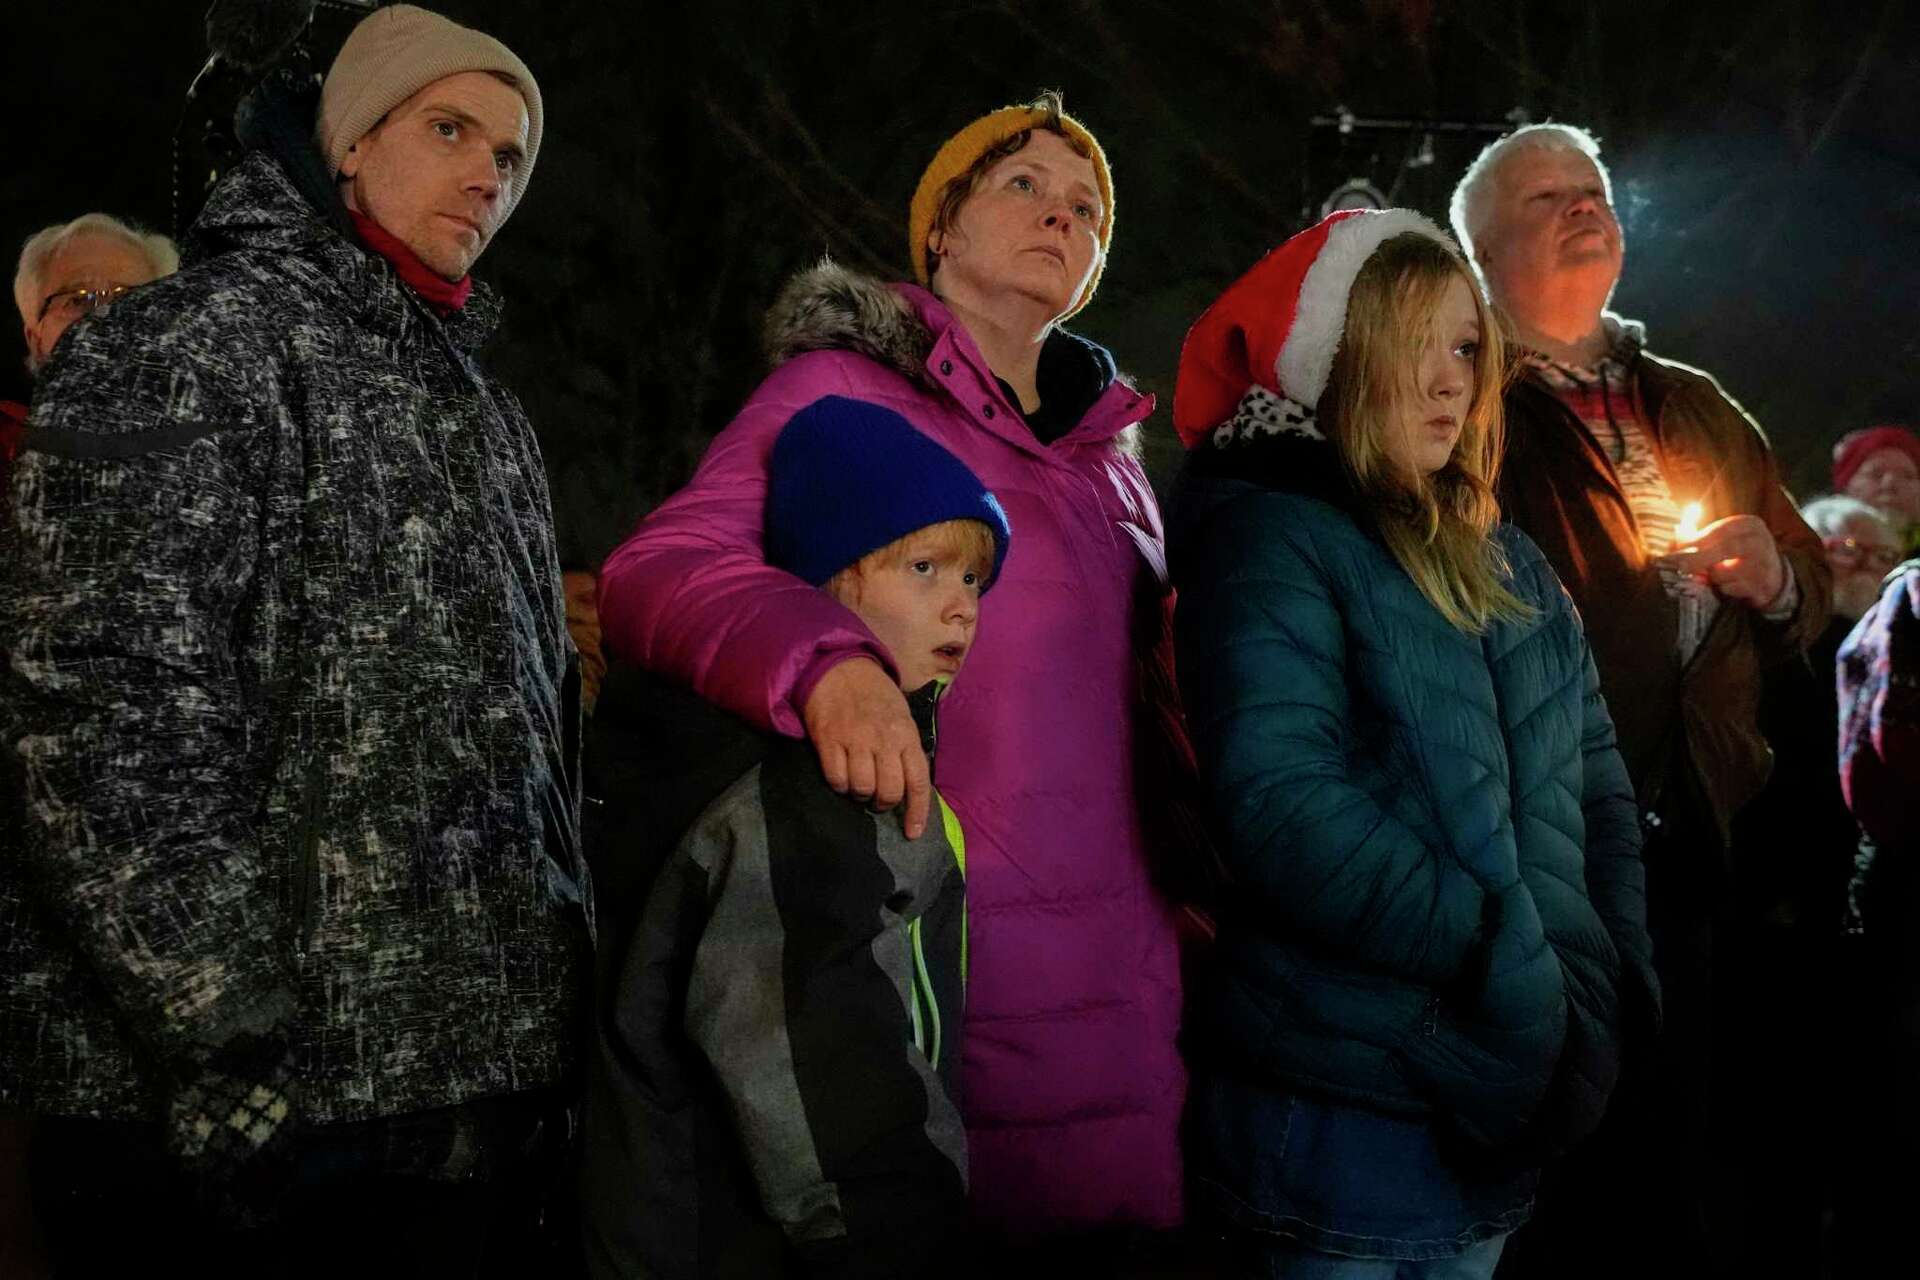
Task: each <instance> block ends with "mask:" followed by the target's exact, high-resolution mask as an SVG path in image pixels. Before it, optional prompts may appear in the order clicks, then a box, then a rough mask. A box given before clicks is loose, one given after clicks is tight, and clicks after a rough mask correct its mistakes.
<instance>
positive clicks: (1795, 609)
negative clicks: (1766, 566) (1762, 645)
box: [1760, 556, 1800, 623]
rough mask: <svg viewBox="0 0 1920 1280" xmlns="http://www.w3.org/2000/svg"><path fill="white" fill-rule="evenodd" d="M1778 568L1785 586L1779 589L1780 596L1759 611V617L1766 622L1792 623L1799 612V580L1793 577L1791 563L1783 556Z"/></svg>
mask: <svg viewBox="0 0 1920 1280" xmlns="http://www.w3.org/2000/svg"><path fill="white" fill-rule="evenodd" d="M1780 568H1781V569H1782V570H1783V571H1784V573H1785V575H1786V579H1787V581H1786V585H1785V586H1783V587H1781V588H1780V594H1779V595H1777V596H1775V597H1774V598H1773V602H1772V603H1771V604H1769V605H1768V606H1767V607H1766V608H1764V609H1762V610H1761V611H1760V616H1761V617H1763V618H1765V619H1766V620H1767V621H1768V622H1780V623H1786V622H1792V621H1793V616H1794V615H1795V614H1796V613H1799V612H1800V579H1799V578H1797V577H1795V576H1794V572H1793V561H1791V560H1789V559H1787V558H1786V557H1785V556H1782V557H1781V558H1780Z"/></svg>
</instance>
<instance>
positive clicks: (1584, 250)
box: [1475, 147, 1625, 319]
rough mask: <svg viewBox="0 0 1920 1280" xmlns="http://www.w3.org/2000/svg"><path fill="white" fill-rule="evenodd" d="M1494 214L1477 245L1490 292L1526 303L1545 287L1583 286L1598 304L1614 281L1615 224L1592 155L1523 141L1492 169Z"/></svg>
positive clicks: (1617, 262)
mask: <svg viewBox="0 0 1920 1280" xmlns="http://www.w3.org/2000/svg"><path fill="white" fill-rule="evenodd" d="M1492 182H1493V209H1492V213H1493V216H1492V218H1491V220H1490V221H1489V223H1488V224H1487V226H1486V227H1485V228H1484V229H1483V230H1482V231H1481V233H1480V236H1479V238H1478V241H1477V243H1476V245H1475V251H1476V253H1477V254H1478V256H1479V259H1480V266H1481V269H1482V270H1484V271H1485V272H1486V275H1487V284H1488V286H1489V287H1490V288H1491V289H1492V291H1493V294H1494V296H1495V297H1496V298H1498V299H1500V300H1501V301H1502V302H1503V303H1505V304H1506V305H1508V306H1514V305H1515V304H1516V303H1518V304H1519V306H1520V307H1521V308H1522V309H1524V306H1525V300H1526V299H1528V298H1530V297H1536V296H1540V295H1542V294H1543V293H1545V292H1547V291H1550V290H1551V291H1555V292H1560V293H1564V292H1565V291H1566V288H1567V286H1569V285H1585V286H1587V288H1588V290H1590V291H1591V292H1592V293H1593V294H1594V296H1595V297H1597V298H1598V299H1599V300H1600V303H1599V304H1598V305H1596V306H1595V308H1594V312H1595V317H1596V319H1597V318H1598V313H1599V306H1600V305H1604V304H1605V301H1606V298H1607V296H1608V295H1609V294H1611V293H1612V292H1613V286H1614V285H1615V284H1616V283H1618V282H1619V279H1620V267H1621V264H1622V262H1623V261H1624V258H1625V252H1624V249H1623V247H1622V244H1621V240H1620V223H1619V222H1618V221H1617V220H1616V219H1615V218H1614V216H1613V206H1611V205H1609V204H1608V203H1607V191H1606V184H1605V183H1603V182H1602V181H1601V180H1600V171H1599V170H1598V169H1596V168H1595V167H1594V164H1593V161H1591V160H1589V159H1588V158H1587V157H1586V156H1584V155H1582V154H1580V153H1579V152H1577V151H1550V150H1547V149H1545V148H1541V147H1522V148H1519V149H1518V150H1515V151H1513V152H1510V153H1509V154H1508V155H1507V156H1506V157H1505V158H1504V159H1503V160H1502V161H1501V162H1500V167H1499V168H1498V169H1497V170H1495V171H1494V175H1493V179H1492Z"/></svg>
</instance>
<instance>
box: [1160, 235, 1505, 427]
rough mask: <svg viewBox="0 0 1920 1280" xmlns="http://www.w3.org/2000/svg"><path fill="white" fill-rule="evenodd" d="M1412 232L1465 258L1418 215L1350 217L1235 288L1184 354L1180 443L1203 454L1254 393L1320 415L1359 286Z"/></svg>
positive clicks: (1201, 323) (1177, 386)
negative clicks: (1372, 263)
mask: <svg viewBox="0 0 1920 1280" xmlns="http://www.w3.org/2000/svg"><path fill="white" fill-rule="evenodd" d="M1408 232H1412V233H1414V234H1416V235H1423V236H1428V237H1430V238H1432V239H1434V240H1437V241H1439V242H1440V243H1441V244H1443V245H1445V246H1446V247H1447V248H1448V249H1451V250H1452V251H1453V252H1454V253H1456V254H1458V253H1459V252H1460V249H1459V247H1458V246H1457V245H1455V244H1454V242H1453V240H1452V238H1451V237H1449V236H1448V235H1447V234H1446V232H1444V231H1442V230H1440V228H1439V227H1437V226H1435V225H1434V224H1433V223H1432V222H1431V221H1430V220H1429V219H1427V218H1425V217H1423V216H1422V215H1420V214H1418V213H1415V212H1414V211H1413V210H1411V209H1344V210H1342V211H1340V212H1339V213H1333V214H1329V215H1327V216H1326V217H1325V218H1323V219H1321V220H1320V221H1319V222H1318V223H1316V224H1315V225H1313V226H1311V227H1308V228H1307V229H1306V230H1305V231H1302V232H1301V233H1300V234H1299V235H1297V236H1295V237H1293V239H1291V240H1289V241H1287V242H1286V243H1285V244H1283V245H1281V246H1280V247H1279V248H1278V249H1275V250H1274V251H1273V252H1271V253H1269V254H1268V255H1267V256H1266V257H1264V258H1262V259H1260V261H1259V262H1258V263H1256V264H1255V265H1254V268H1253V270H1251V271H1249V272H1247V273H1246V274H1245V275H1243V276H1241V277H1240V278H1239V279H1238V280H1236V281H1234V282H1233V283H1232V284H1230V285H1228V286H1227V291H1226V292H1225V293H1223V294H1221V295H1220V297H1219V298H1218V299H1216V300H1215V302H1214V304H1213V305H1212V306H1210V307H1208V308H1207V309H1206V311H1205V312H1204V313H1203V314H1202V315H1201V316H1200V318H1199V319H1198V320H1196V321H1194V323H1193V328H1191V329H1189V330H1187V339H1186V341H1185V342H1184V343H1182V344H1181V347H1180V373H1179V377H1178V379H1177V380H1176V381H1175V383H1174V388H1173V426H1174V429H1175V430H1176V431H1178V432H1179V433H1180V440H1181V442H1182V443H1183V444H1185V445H1186V446H1187V447H1188V448H1192V447H1193V446H1194V445H1196V444H1198V443H1199V442H1200V441H1201V439H1202V438H1204V437H1205V435H1206V434H1207V432H1208V431H1210V430H1212V429H1213V428H1214V427H1217V426H1219V425H1220V424H1221V423H1223V422H1225V421H1227V420H1228V419H1229V418H1231V417H1232V416H1233V413H1234V410H1235V409H1236V408H1237V407H1238V406H1239V404H1240V399H1241V397H1242V396H1244V395H1246V393H1247V391H1248V389H1249V388H1251V387H1252V386H1254V385H1255V384H1258V385H1260V386H1262V387H1265V388H1266V389H1267V390H1268V391H1271V392H1274V393H1275V394H1277V395H1279V396H1282V397H1284V398H1285V399H1288V400H1291V401H1293V402H1294V404H1296V405H1298V406H1300V407H1301V408H1302V409H1304V410H1305V411H1306V413H1307V414H1308V415H1311V414H1312V412H1313V408H1314V406H1315V405H1317V404H1319V403H1320V396H1321V395H1322V393H1324V392H1325V391H1326V389H1327V379H1328V378H1329V377H1331V376H1332V374H1333V358H1334V356H1335V355H1336V354H1337V353H1338V352H1339V350H1340V336H1341V334H1343V333H1344V332H1345V331H1346V327H1347V296H1348V295H1349V294H1350V293H1352V292H1353V282H1354V279H1355V277H1357V276H1358V275H1359V274H1360V268H1361V267H1363V266H1365V265H1366V262H1367V259H1368V258H1371V257H1372V256H1373V252H1374V250H1376V249H1378V248H1379V247H1380V246H1381V244H1382V243H1384V242H1385V241H1387V240H1390V239H1392V238H1393V237H1394V236H1398V235H1405V234H1407V233H1408ZM1474 287H1475V288H1478V287H1479V285H1478V284H1477V283H1476V284H1475V286H1474Z"/></svg>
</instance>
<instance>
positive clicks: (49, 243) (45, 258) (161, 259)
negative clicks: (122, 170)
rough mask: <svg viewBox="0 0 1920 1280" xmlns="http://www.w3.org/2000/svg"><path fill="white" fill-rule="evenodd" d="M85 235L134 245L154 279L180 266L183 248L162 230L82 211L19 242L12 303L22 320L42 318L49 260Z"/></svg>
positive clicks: (170, 273)
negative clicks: (143, 227)
mask: <svg viewBox="0 0 1920 1280" xmlns="http://www.w3.org/2000/svg"><path fill="white" fill-rule="evenodd" d="M82 236H101V237H106V238H111V239H117V240H121V241H124V242H125V243H127V244H130V245H132V246H133V247H134V248H136V249H138V250H139V251H140V252H141V253H142V254H143V255H144V256H145V257H146V259H147V265H148V266H149V267H150V268H151V269H152V271H153V275H152V276H151V277H149V278H150V279H152V280H158V279H159V278H160V277H161V276H170V275H172V274H173V273H174V272H176V271H178V270H179V269H180V251H179V250H178V249H176V248H174V246H173V241H171V240H169V239H167V237H165V236H163V235H161V234H160V233H159V232H157V231H142V230H140V229H139V228H138V227H133V226H129V225H128V224H127V223H124V222H122V221H120V219H118V218H116V217H114V216H113V215H111V214H106V213H83V214H81V215H80V216H79V217H77V218H75V219H74V220H73V221H72V222H58V223H55V224H54V225H53V226H51V227H46V228H44V229H42V230H40V231H36V232H34V233H33V234H32V235H30V236H28V237H27V242H26V243H25V244H23V245H21V246H20V264H19V266H17V267H16V268H15V269H14V273H13V305H14V306H15V307H16V308H17V309H18V310H19V312H20V319H21V320H22V321H23V322H25V323H27V324H32V323H33V322H34V321H35V320H37V319H39V318H40V298H41V284H42V281H41V279H40V277H41V274H42V273H43V272H44V271H45V270H46V267H47V263H49V262H51V261H52V260H53V256H54V255H55V254H56V253H59V252H60V251H61V250H62V249H65V248H66V247H67V246H68V245H70V244H72V243H73V242H74V241H75V240H78V239H80V238H81V237H82ZM143 283H144V282H143Z"/></svg>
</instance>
